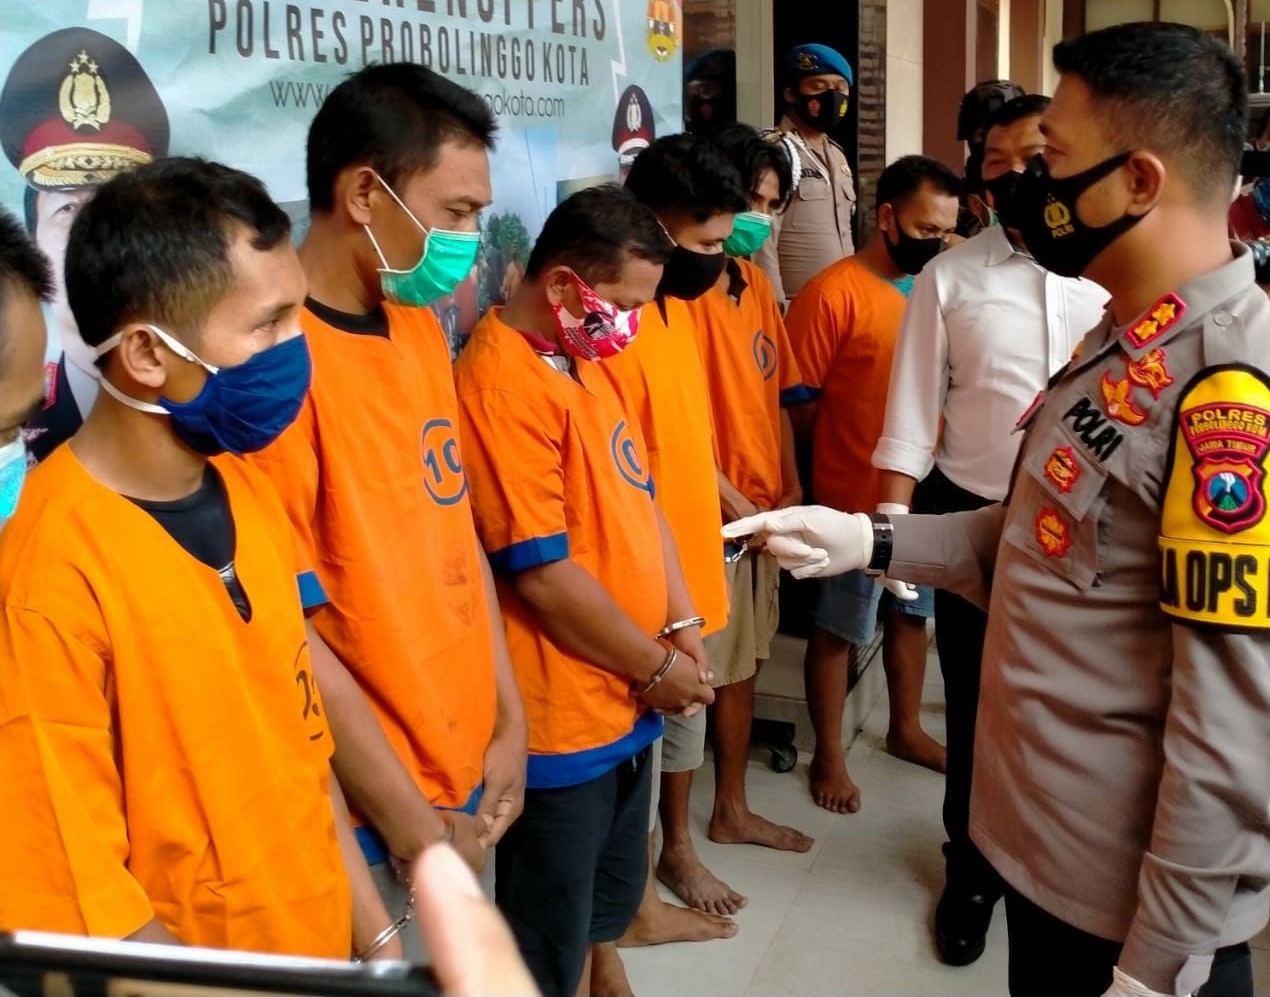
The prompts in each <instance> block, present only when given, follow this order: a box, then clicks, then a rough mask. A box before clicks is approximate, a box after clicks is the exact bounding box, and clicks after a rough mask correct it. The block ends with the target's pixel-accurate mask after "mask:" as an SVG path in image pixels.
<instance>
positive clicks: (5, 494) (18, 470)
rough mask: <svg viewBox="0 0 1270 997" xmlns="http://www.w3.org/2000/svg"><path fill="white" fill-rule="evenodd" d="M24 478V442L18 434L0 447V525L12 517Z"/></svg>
mask: <svg viewBox="0 0 1270 997" xmlns="http://www.w3.org/2000/svg"><path fill="white" fill-rule="evenodd" d="M25 480H26V444H24V443H23V442H22V437H21V436H19V437H18V438H17V439H16V440H14V441H13V442H12V443H6V444H5V445H4V446H2V447H0V526H4V524H5V523H6V522H8V521H9V519H10V518H12V516H13V513H14V511H15V510H16V509H17V508H18V496H19V495H21V494H22V483H23V482H24V481H25Z"/></svg>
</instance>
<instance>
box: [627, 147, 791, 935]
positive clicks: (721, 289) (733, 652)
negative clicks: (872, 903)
mask: <svg viewBox="0 0 1270 997" xmlns="http://www.w3.org/2000/svg"><path fill="white" fill-rule="evenodd" d="M646 155H647V154H646ZM695 155H696V161H697V162H699V164H700V165H699V166H698V172H699V173H701V174H702V182H701V186H702V187H703V188H704V189H707V190H713V191H728V192H729V193H728V196H729V202H728V206H729V207H736V208H742V207H744V208H745V209H746V210H742V211H740V212H739V213H737V214H735V215H734V216H733V220H734V224H733V230H732V232H731V234H730V235H728V236H727V238H726V240H725V241H724V242H723V243H722V244H721V249H723V250H724V253H723V254H722V256H723V258H722V259H721V260H719V262H718V263H717V264H716V272H715V274H714V277H715V279H714V280H713V281H711V283H710V284H709V286H708V287H707V289H706V290H705V292H704V293H702V294H700V295H699V296H697V297H696V298H694V299H693V300H691V301H690V302H689V304H688V309H689V311H690V313H691V316H692V322H691V325H690V328H691V329H692V330H693V332H694V333H695V336H696V341H697V347H698V349H699V351H700V355H701V359H702V361H703V363H704V369H705V371H706V378H705V385H704V387H705V397H706V399H707V402H708V403H709V407H710V411H711V414H712V420H713V426H714V431H715V437H714V452H713V454H712V457H713V461H714V464H715V478H716V482H717V486H718V492H719V503H717V504H716V506H715V508H714V510H713V514H714V517H715V519H719V518H722V520H723V521H724V522H731V521H732V520H733V519H736V518H738V516H741V515H748V514H750V512H751V510H755V511H757V509H758V508H763V509H773V508H781V507H784V506H785V505H789V504H796V503H797V502H799V501H800V500H801V497H802V490H801V488H800V487H799V483H798V472H797V469H796V468H795V465H794V453H793V430H792V428H791V427H790V424H789V417H788V415H786V414H785V413H783V412H782V409H781V404H782V402H785V403H791V402H795V401H798V400H800V399H801V398H803V395H802V394H801V386H800V383H799V382H800V377H799V374H798V367H797V365H796V364H795V363H794V360H793V355H792V353H791V352H790V348H789V342H788V340H787V337H786V334H785V325H784V322H783V321H782V320H781V316H780V310H779V308H778V307H777V305H776V301H775V296H774V294H773V292H772V289H771V285H770V283H769V281H768V279H767V277H766V275H764V274H763V272H762V271H761V270H760V269H759V268H758V267H757V266H755V265H754V264H753V263H751V262H750V261H749V260H748V259H745V258H744V257H748V256H749V255H751V254H752V253H754V252H755V251H757V249H758V247H759V246H760V245H762V243H763V241H764V239H765V238H766V235H767V234H768V233H770V230H771V220H770V219H771V212H772V211H773V210H775V209H777V208H779V207H780V205H781V204H782V203H783V200H784V199H785V198H787V197H788V196H789V192H790V188H791V186H792V184H793V177H792V172H791V166H790V162H789V159H788V157H787V156H786V155H785V154H784V152H783V151H782V149H781V147H780V146H778V145H775V144H771V143H768V142H765V141H763V139H762V138H760V137H759V135H758V133H757V132H756V131H755V130H754V129H752V128H750V127H749V126H747V125H730V126H727V127H725V128H723V129H722V130H720V131H718V132H716V133H714V134H713V135H712V136H711V138H710V141H709V143H708V144H705V145H702V146H701V148H700V149H699V150H697V151H696V153H695ZM671 165H673V162H672V164H671ZM640 169H641V164H640V162H639V161H638V160H637V161H636V172H635V174H634V176H635V177H636V179H640V176H641V175H640V174H639V172H638V171H639V170H640ZM711 174H714V175H713V176H712V175H711ZM725 177H726V179H725ZM628 183H629V181H628ZM647 187H648V189H649V190H658V189H661V190H665V189H670V190H671V191H672V193H670V194H667V195H663V200H661V201H659V203H662V204H666V203H669V204H670V205H675V204H676V203H679V204H682V203H684V202H686V201H687V200H688V192H686V191H679V192H673V183H672V182H671V181H669V180H668V179H667V178H666V177H662V176H657V177H650V179H649V182H648V184H647ZM738 195H739V196H738ZM715 196H716V197H718V196H720V195H718V194H716V195H715ZM708 203H709V202H707V204H708ZM721 229H722V227H721V226H720V230H721ZM716 259H717V258H716ZM720 506H721V507H722V512H723V515H722V517H720ZM711 539H712V540H714V541H715V542H714V543H713V544H712V549H711V550H710V551H709V555H710V562H711V567H712V569H713V570H714V571H716V572H717V570H718V565H719V562H720V560H721V559H723V558H724V555H725V552H724V551H721V550H720V549H719V545H718V542H717V538H714V537H712V538H711ZM726 561H727V563H726V571H727V578H728V583H729V586H730V590H731V610H730V614H729V617H728V621H727V625H726V627H725V628H723V629H721V630H719V631H718V632H716V633H715V634H714V635H712V636H711V637H710V638H709V640H708V641H707V649H708V650H709V652H710V659H711V662H712V666H713V667H714V669H715V671H716V672H717V673H718V674H719V676H720V678H719V687H718V689H717V700H716V703H715V706H714V717H713V719H714V730H715V755H714V758H715V767H716V783H715V785H716V791H715V806H714V815H713V817H712V819H711V824H710V834H711V837H712V838H714V839H715V840H718V841H737V840H741V841H752V842H755V843H758V844H765V845H769V846H772V847H777V848H788V849H792V850H795V851H806V850H807V849H808V848H810V847H811V839H810V838H808V837H806V836H805V835H803V834H801V833H799V832H797V831H795V830H793V829H792V828H786V827H780V826H777V825H775V824H772V823H771V822H769V821H766V820H764V819H763V818H761V817H758V816H757V815H754V814H753V813H751V812H750V811H749V807H748V804H747V803H746V795H745V767H746V763H747V761H748V758H749V741H750V729H751V726H752V723H753V709H754V687H755V678H756V676H757V669H758V662H759V661H760V660H763V659H766V658H767V657H768V654H769V650H770V644H771V640H772V637H773V636H774V634H775V632H776V625H777V608H778V607H777V599H776V586H777V579H778V577H779V575H778V569H777V567H776V563H775V561H773V560H772V559H771V558H770V557H767V556H765V555H762V554H759V553H757V552H754V553H750V552H746V551H730V552H727V556H726ZM677 723H678V722H676V721H668V722H667V732H668V733H667V740H666V743H667V747H668V748H669V747H670V745H671V743H672V741H673V740H675V738H672V734H671V731H674V730H675V728H676V725H677ZM676 733H678V732H677V731H676ZM703 740H704V730H701V731H700V734H699V740H698V741H697V742H696V744H697V745H700V744H701V741H703ZM700 751H701V749H700V747H698V748H697V754H696V755H695V757H693V761H695V762H696V764H700V758H701V754H700ZM679 754H680V753H679V752H671V751H669V750H668V751H667V752H666V756H667V757H668V758H671V759H672V764H671V765H668V766H667V769H666V775H665V776H664V777H663V787H664V788H663V793H662V828H663V833H664V839H665V840H664V845H663V848H662V854H661V859H660V861H659V863H658V874H659V875H660V877H661V879H662V881H663V882H665V883H666V884H667V885H668V886H670V888H671V889H672V890H674V891H675V892H676V893H677V894H678V895H679V896H680V897H682V898H683V899H684V900H685V902H687V903H689V904H692V905H693V906H697V907H701V908H702V909H704V910H709V911H713V912H715V913H718V914H731V913H734V912H735V911H736V910H737V909H738V908H739V907H740V906H741V905H742V904H743V903H744V898H743V897H740V896H739V895H738V894H736V893H735V892H734V891H732V890H730V889H729V888H728V887H727V885H726V884H724V883H722V882H720V881H719V880H718V879H717V878H716V877H715V876H713V875H712V874H711V873H710V872H709V870H708V869H706V868H705V866H704V865H702V863H701V861H700V859H699V858H698V857H697V855H696V852H695V850H694V849H693V847H692V841H691V838H690V837H689V835H688V795H689V787H690V786H691V779H692V769H691V768H686V769H684V768H683V767H681V766H679V765H675V764H673V762H675V761H678V760H679V758H678V755H679ZM694 767H695V766H694Z"/></svg>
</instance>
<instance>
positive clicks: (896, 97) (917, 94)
mask: <svg viewBox="0 0 1270 997" xmlns="http://www.w3.org/2000/svg"><path fill="white" fill-rule="evenodd" d="M922 8H923V2H922V0H887V5H886V161H887V162H888V163H892V162H894V161H895V160H896V159H898V158H899V157H900V156H907V155H910V154H912V153H920V152H921V151H922V78H923V75H924V69H923V64H922V63H923V59H922V25H923V14H922Z"/></svg>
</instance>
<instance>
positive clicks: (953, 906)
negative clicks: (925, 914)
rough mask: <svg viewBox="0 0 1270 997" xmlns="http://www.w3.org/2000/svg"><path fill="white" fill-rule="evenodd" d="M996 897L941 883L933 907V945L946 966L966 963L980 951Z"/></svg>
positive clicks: (984, 943)
mask: <svg viewBox="0 0 1270 997" xmlns="http://www.w3.org/2000/svg"><path fill="white" fill-rule="evenodd" d="M995 905H996V898H994V897H988V896H985V895H984V894H982V893H967V892H965V891H963V890H956V889H953V888H952V887H950V886H945V887H944V893H943V895H942V896H941V897H940V898H939V904H938V906H937V907H936V908H935V947H936V948H937V949H938V950H939V960H940V962H942V963H944V964H945V965H948V966H969V965H970V964H971V963H972V962H974V961H975V960H976V959H978V958H979V957H980V956H981V955H983V950H984V947H985V946H986V945H987V943H988V941H987V939H988V925H989V924H991V923H992V908H993V907H994V906H995Z"/></svg>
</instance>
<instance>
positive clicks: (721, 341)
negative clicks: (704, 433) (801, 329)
mask: <svg viewBox="0 0 1270 997" xmlns="http://www.w3.org/2000/svg"><path fill="white" fill-rule="evenodd" d="M729 277H730V281H729V283H730V286H729V287H727V288H723V287H720V286H719V285H718V284H716V285H715V286H714V287H712V288H711V289H710V290H709V291H707V292H706V293H705V294H703V295H702V296H701V297H700V298H698V299H697V300H696V301H690V302H688V308H689V310H690V311H691V312H692V317H693V319H694V320H695V324H696V332H697V345H698V346H699V347H700V349H701V359H702V362H703V363H704V364H705V370H706V382H707V386H708V388H709V391H710V410H711V413H712V414H713V416H714V434H715V450H716V459H717V460H718V465H719V470H721V471H722V472H723V475H724V477H726V478H727V479H728V480H729V481H730V482H732V484H733V485H734V486H735V487H736V488H737V490H738V491H740V492H741V494H742V495H744V496H745V497H746V498H747V499H749V500H750V501H751V502H753V503H754V504H755V505H756V506H758V508H759V509H772V508H775V506H776V504H777V503H778V502H779V501H780V500H781V496H782V495H784V494H785V491H786V490H787V489H789V488H792V487H793V486H794V485H795V484H796V482H793V481H785V480H784V478H783V468H782V466H781V457H782V451H783V443H782V440H781V407H782V406H784V405H794V404H797V403H798V402H805V401H810V400H811V399H812V397H814V395H813V393H812V392H810V391H809V390H808V389H807V387H806V386H805V385H804V384H803V383H802V374H801V373H800V371H799V369H798V362H797V361H796V360H795V359H794V354H793V351H792V349H791V348H790V345H789V334H788V333H787V332H786V331H785V320H784V319H783V318H781V311H780V308H779V307H778V306H777V304H776V297H775V295H774V294H773V293H772V284H771V281H770V280H768V278H767V274H765V273H763V271H762V270H760V269H759V268H758V267H757V266H756V265H755V264H753V263H751V262H750V261H749V260H739V259H738V260H730V261H729ZM738 299H739V300H738Z"/></svg>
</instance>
